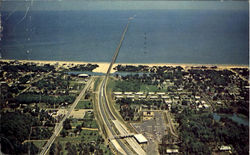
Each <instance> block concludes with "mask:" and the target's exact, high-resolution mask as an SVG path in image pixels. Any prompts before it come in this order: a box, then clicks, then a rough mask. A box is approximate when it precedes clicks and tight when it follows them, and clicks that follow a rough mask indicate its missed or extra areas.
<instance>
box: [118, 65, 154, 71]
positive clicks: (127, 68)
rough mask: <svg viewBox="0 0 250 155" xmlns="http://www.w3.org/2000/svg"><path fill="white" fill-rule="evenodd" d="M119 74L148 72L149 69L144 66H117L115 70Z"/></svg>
mask: <svg viewBox="0 0 250 155" xmlns="http://www.w3.org/2000/svg"><path fill="white" fill-rule="evenodd" d="M114 69H115V70H117V71H118V72H148V71H149V67H148V66H144V65H139V66H132V65H126V66H122V65H117V66H116V67H115V68H114Z"/></svg>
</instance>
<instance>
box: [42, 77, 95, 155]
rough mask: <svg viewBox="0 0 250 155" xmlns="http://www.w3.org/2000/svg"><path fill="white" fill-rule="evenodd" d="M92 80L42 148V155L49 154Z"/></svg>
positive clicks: (90, 80)
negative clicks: (65, 122) (64, 123)
mask: <svg viewBox="0 0 250 155" xmlns="http://www.w3.org/2000/svg"><path fill="white" fill-rule="evenodd" d="M92 80H93V78H92V77H91V78H90V79H89V81H88V82H87V84H86V85H85V87H84V88H83V90H82V91H81V93H80V94H79V96H78V97H77V98H76V100H75V101H74V103H73V104H72V105H71V107H70V109H69V110H68V113H67V114H66V115H65V116H64V118H63V119H62V121H61V122H60V123H59V124H58V125H57V126H56V127H55V131H54V133H53V135H52V136H51V137H50V139H49V140H48V142H47V143H46V144H45V146H44V147H43V148H42V151H41V152H40V155H46V154H47V152H48V151H49V149H50V147H51V145H52V144H53V142H54V141H55V139H56V137H57V136H58V134H59V133H60V132H61V130H62V128H63V122H64V121H65V120H66V119H67V118H68V117H69V116H70V114H71V112H72V111H73V110H74V109H75V107H76V105H77V103H78V102H79V101H80V99H81V98H82V97H83V95H84V94H85V93H86V91H87V89H88V88H89V86H90V84H91V82H92Z"/></svg>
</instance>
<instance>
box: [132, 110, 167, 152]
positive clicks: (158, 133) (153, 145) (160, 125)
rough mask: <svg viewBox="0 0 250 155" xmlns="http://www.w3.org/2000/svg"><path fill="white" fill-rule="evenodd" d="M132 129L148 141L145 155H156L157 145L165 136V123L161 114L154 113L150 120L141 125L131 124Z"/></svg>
mask: <svg viewBox="0 0 250 155" xmlns="http://www.w3.org/2000/svg"><path fill="white" fill-rule="evenodd" d="M131 124H132V125H133V127H134V128H135V129H136V130H137V131H138V132H139V133H142V134H143V135H144V136H145V137H146V138H147V140H148V144H147V146H146V151H147V154H158V143H159V142H161V138H162V137H163V136H164V135H166V129H167V126H166V123H165V120H164V117H163V112H159V111H154V117H152V119H150V120H144V121H142V123H131Z"/></svg>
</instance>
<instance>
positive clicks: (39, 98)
mask: <svg viewBox="0 0 250 155" xmlns="http://www.w3.org/2000/svg"><path fill="white" fill-rule="evenodd" d="M74 99H75V95H62V96H57V97H56V96H48V95H41V94H30V93H25V94H21V95H19V96H17V97H16V98H15V102H17V103H19V104H30V103H39V102H43V103H47V104H49V105H51V106H53V105H54V104H56V105H58V104H60V103H66V102H67V103H73V102H74Z"/></svg>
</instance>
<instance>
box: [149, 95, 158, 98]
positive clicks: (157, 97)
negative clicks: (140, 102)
mask: <svg viewBox="0 0 250 155" xmlns="http://www.w3.org/2000/svg"><path fill="white" fill-rule="evenodd" d="M149 98H150V99H158V96H150V97H149Z"/></svg>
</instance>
